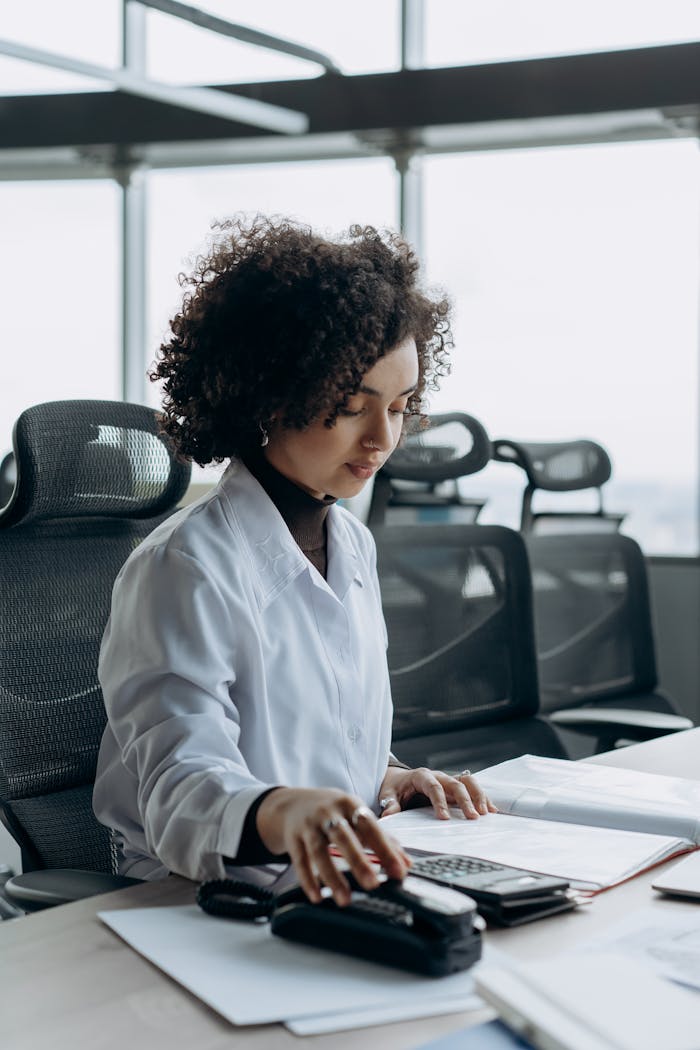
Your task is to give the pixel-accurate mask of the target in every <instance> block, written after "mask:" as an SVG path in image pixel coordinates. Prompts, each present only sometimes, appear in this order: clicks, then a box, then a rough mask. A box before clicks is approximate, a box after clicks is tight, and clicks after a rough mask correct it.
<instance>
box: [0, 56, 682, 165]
mask: <svg viewBox="0 0 700 1050" xmlns="http://www.w3.org/2000/svg"><path fill="white" fill-rule="evenodd" d="M221 92H222V93H223V94H227V95H228V96H229V97H233V98H234V99H235V98H237V97H238V96H239V95H240V96H247V97H250V98H251V99H259V100H261V101H263V102H266V103H271V104H273V105H286V106H289V107H290V108H292V109H296V110H298V111H301V112H303V113H307V114H308V115H309V133H310V134H311V135H316V136H323V135H338V134H344V133H357V134H360V135H362V136H363V137H365V136H366V137H367V139H369V138H371V139H372V140H373V141H374V142H375V143H376V144H377V145H379V144H380V141H381V140H389V139H390V138H391V136H392V135H395V134H397V133H398V132H403V133H406V132H408V131H409V130H410V132H411V133H412V136H413V140H414V141H416V142H417V145H418V144H420V140H427V139H428V137H429V136H430V137H431V139H432V142H433V143H434V144H435V145H436V146H437V139H438V138H439V135H438V132H440V133H441V134H442V135H443V136H447V138H449V137H450V135H451V132H452V130H453V129H454V128H457V127H460V126H461V127H463V128H465V129H469V128H470V127H472V128H473V130H474V133H475V134H474V137H475V138H478V131H479V126H481V127H485V126H488V127H489V131H488V136H489V138H490V139H491V140H492V142H493V143H494V145H495V146H497V145H498V127H499V126H501V125H503V127H504V128H507V127H509V126H510V127H511V128H513V127H514V126H515V125H516V124H518V123H521V124H522V126H523V127H525V126H526V125H527V124H528V123H529V122H531V121H534V120H537V121H539V122H540V124H541V125H544V123H546V122H551V123H556V122H557V121H558V120H562V121H563V120H564V118H570V117H575V118H576V120H577V121H578V122H579V123H580V122H581V115H582V114H586V115H590V119H595V115H601V116H602V115H605V114H612V113H616V114H622V113H630V114H631V115H632V122H633V123H635V118H634V113H635V112H638V111H646V112H649V111H651V110H668V109H678V108H685V109H686V110H690V109H692V107H700V43H693V44H674V45H669V46H666V47H658V48H640V49H638V50H630V51H618V52H605V53H596V54H591V55H575V56H571V55H568V56H563V57H557V58H548V59H532V60H527V61H520V62H510V63H487V64H485V65H481V66H460V67H455V68H451V69H406V70H401V71H399V72H392V73H374V74H363V75H359V76H347V77H338V76H335V75H332V74H326V75H324V76H322V77H316V78H314V79H310V80H309V79H306V80H292V81H284V82H270V83H262V84H248V85H230V86H228V87H226V88H222V89H221ZM586 119H588V117H587V118H586ZM691 119H692V114H691ZM618 123H620V122H619V120H618ZM265 134H266V133H265V132H264V131H263V130H262V129H260V128H254V127H251V126H250V125H249V124H245V123H243V122H239V123H235V122H231V121H228V120H221V119H218V118H217V117H213V116H207V115H202V114H198V113H191V112H188V111H187V110H184V109H180V108H177V107H175V106H167V105H164V104H163V103H160V102H154V101H150V100H148V99H136V98H133V97H130V96H128V95H122V94H121V93H119V92H101V93H97V94H96V93H80V94H65V95H39V96H37V95H32V96H28V95H25V96H16V97H5V98H3V100H2V105H1V106H0V158H1V156H2V149H24V148H44V147H48V146H76V147H92V146H95V145H104V146H107V147H113V146H118V145H133V144H140V143H144V144H148V143H153V144H155V143H164V144H165V143H168V144H172V143H187V142H190V143H194V142H197V141H209V142H213V141H214V140H216V139H220V140H228V143H229V144H230V143H233V142H237V143H239V145H240V146H241V149H242V150H243V151H246V150H249V149H252V148H253V147H254V146H255V143H256V141H257V140H258V139H259V138H262V137H263V136H264V135H265ZM517 134H518V135H519V134H520V133H519V132H518V133H517ZM305 138H306V136H302V137H300V138H296V137H290V138H289V139H288V140H287V141H288V142H289V144H290V145H291V146H293V145H294V144H295V143H298V142H303V139H305ZM455 141H456V140H455ZM438 148H439V147H438ZM455 148H458V147H455Z"/></svg>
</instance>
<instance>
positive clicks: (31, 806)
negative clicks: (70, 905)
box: [0, 401, 190, 871]
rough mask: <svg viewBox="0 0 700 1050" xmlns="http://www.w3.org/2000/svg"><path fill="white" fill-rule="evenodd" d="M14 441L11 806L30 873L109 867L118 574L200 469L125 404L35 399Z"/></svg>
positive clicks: (7, 559) (2, 524) (7, 599)
mask: <svg viewBox="0 0 700 1050" xmlns="http://www.w3.org/2000/svg"><path fill="white" fill-rule="evenodd" d="M14 445H15V455H16V459H17V486H16V489H15V492H14V496H13V500H12V502H11V503H10V505H9V506H8V507H6V508H5V511H4V512H2V513H0V602H1V604H0V608H1V610H2V615H1V616H0V802H1V804H2V809H3V814H4V819H5V821H6V823H7V824H8V826H9V828H10V830H11V832H12V834H13V835H14V836H15V838H16V839H17V841H18V842H19V844H20V846H21V848H22V855H23V867H24V869H25V870H31V869H35V868H43V867H80V868H86V869H89V870H94V871H111V870H114V865H113V861H112V856H111V850H110V843H109V836H108V833H107V830H106V829H105V828H104V827H102V825H100V824H99V823H98V822H97V820H96V819H95V817H94V815H93V813H92V783H93V779H94V773H95V764H96V759H97V751H98V748H99V743H100V739H101V735H102V730H103V728H104V723H105V712H104V704H103V700H102V694H101V691H100V686H99V683H98V680H97V661H98V653H99V646H100V642H101V638H102V632H103V630H104V627H105V624H106V622H107V617H108V615H109V607H110V600H111V590H112V585H113V582H114V579H115V577H116V575H117V573H118V571H119V569H120V568H121V566H122V564H123V562H124V561H125V559H126V558H127V557H128V555H129V554H130V553H131V551H132V550H133V549H134V547H136V546H137V544H138V543H140V542H141V540H142V539H143V538H144V537H145V536H146V535H147V534H148V533H149V532H150V531H151V529H153V528H154V526H155V525H156V524H158V522H160V521H161V520H163V518H164V517H166V516H167V515H168V514H169V513H170V512H171V510H172V508H173V507H174V506H175V504H176V503H177V501H178V500H179V499H180V498H181V496H182V495H183V493H184V491H185V489H186V487H187V484H188V481H189V475H190V467H189V466H188V465H185V464H181V463H179V462H177V461H176V460H175V459H174V457H173V456H172V454H171V453H170V451H169V449H168V447H167V445H166V444H165V443H164V441H163V440H162V439H161V437H160V436H159V435H158V432H157V417H156V413H155V412H154V411H153V409H150V408H146V407H145V406H141V405H130V404H125V403H121V402H95V401H66V402H52V403H49V404H44V405H37V406H34V407H33V408H30V409H27V411H26V412H24V413H23V414H22V415H21V416H20V418H19V419H18V421H17V423H16V425H15V432H14Z"/></svg>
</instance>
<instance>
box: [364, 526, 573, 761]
mask: <svg viewBox="0 0 700 1050" xmlns="http://www.w3.org/2000/svg"><path fill="white" fill-rule="evenodd" d="M373 532H374V538H375V541H376V544H377V567H378V572H379V581H380V586H381V592H382V602H383V608H384V615H385V619H386V623H387V630H388V634H389V651H388V657H389V668H390V675H391V686H392V694H393V699H394V711H395V715H394V726H393V744H392V748H393V750H394V753H395V754H396V755H397V756H398V757H399V758H400V759H402V760H403V761H405V762H407V763H408V764H409V765H411V766H418V765H425V766H429V767H431V768H442V769H446V770H448V771H452V772H456V771H459V770H461V769H462V768H463V767H465V766H468V767H469V768H470V769H471V770H474V771H476V770H479V769H483V768H484V767H485V766H489V765H492V764H494V763H496V762H501V761H504V760H506V759H509V758H515V757H516V756H518V755H521V754H525V753H530V754H536V755H546V756H548V757H550V758H566V757H568V754H567V751H566V749H565V747H564V745H563V744H562V742H561V739H560V736H559V734H558V732H557V731H556V729H555V728H554V727H552V726H551V725H550V724H549V723H548V722H547V721H546V720H544V719H542V718H540V717H539V715H538V710H539V696H538V684H537V660H536V655H535V641H534V627H533V613H532V590H531V580H530V571H529V565H528V559H527V554H526V551H525V545H524V542H523V539H522V537H521V536H520V535H519V534H518V533H517V532H514V531H513V530H512V529H507V528H503V527H501V526H497V525H460V524H438V525H421V524H414V525H386V526H377V527H375V528H374V530H373Z"/></svg>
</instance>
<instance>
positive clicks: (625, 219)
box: [425, 140, 700, 554]
mask: <svg viewBox="0 0 700 1050" xmlns="http://www.w3.org/2000/svg"><path fill="white" fill-rule="evenodd" d="M425 178H426V184H425V201H426V220H425V226H426V255H427V266H428V271H429V275H430V278H431V280H433V281H436V282H439V283H440V284H441V285H443V286H444V287H446V288H447V289H448V290H449V292H450V293H451V294H452V297H453V299H454V301H455V305H456V320H455V336H456V340H455V341H456V346H455V351H454V354H453V358H454V367H453V373H452V375H451V377H450V378H449V379H448V380H447V381H446V382H445V383H444V389H443V391H441V393H440V394H439V395H438V396H436V398H435V399H434V401H433V405H432V408H433V411H442V410H447V409H461V410H463V411H468V412H471V413H473V414H474V415H475V416H477V418H479V419H480V420H481V422H482V423H483V424H484V426H485V427H486V429H487V430H488V432H489V433H490V435H491V437H492V438H497V437H510V438H513V439H515V440H518V439H520V440H523V441H528V440H529V441H538V440H542V441H555V440H567V439H571V438H580V437H588V438H592V439H593V440H596V441H598V442H600V443H601V444H602V445H604V446H605V447H606V449H607V450H608V452H609V454H610V456H611V459H612V463H613V476H612V479H611V481H610V482H609V483H608V484H607V485H606V486H605V492H606V506H607V508H608V509H609V510H611V511H626V512H627V515H628V516H627V517H626V519H625V522H624V525H623V530H624V531H626V532H629V533H630V534H631V535H633V536H635V537H636V538H637V539H638V540H639V542H640V543H641V544H642V546H643V547H644V549H645V550H646V551H647V552H648V553H664V554H670V553H675V554H694V553H695V552H696V551H697V546H698V530H697V487H698V455H697V452H698V277H699V267H698V254H699V252H698V245H699V243H700V241H699V236H698V235H699V232H700V214H699V211H700V208H699V200H700V195H699V193H698V187H699V186H700V155H699V153H698V149H697V145H696V144H695V143H694V142H691V141H685V140H684V141H675V142H648V143H636V144H624V145H605V146H578V147H567V148H559V149H550V150H544V149H542V150H522V151H510V152H506V151H503V152H498V153H489V154H486V153H482V154H477V153H474V154H469V155H460V156H450V157H439V158H438V157H434V158H431V159H428V160H426V162H425ZM523 481H524V475H523V474H522V473H521V472H520V471H519V470H518V469H517V468H516V467H512V466H509V465H507V464H496V463H494V464H491V465H490V466H489V467H488V468H487V470H486V471H485V472H483V473H482V474H479V475H477V476H475V477H473V478H469V479H465V481H464V483H463V484H464V487H465V492H469V493H470V494H472V495H474V496H483V495H488V503H487V506H486V508H485V510H484V512H483V514H482V516H481V518H480V520H482V521H497V522H501V523H503V524H511V525H513V524H517V522H518V517H519V509H520V493H521V491H522V488H523ZM545 496H546V497H547V502H548V505H552V506H553V507H554V509H556V508H561V509H563V508H564V507H566V508H571V509H576V508H577V507H578V506H579V505H580V503H579V501H577V500H575V494H574V495H572V496H571V498H570V500H569V499H567V496H566V494H564V495H560V494H545ZM589 497H590V493H589V494H586V498H585V501H584V505H583V509H587V508H589V507H592V502H591V501H590V499H589ZM544 502H545V497H542V501H541V504H540V506H543V505H544ZM535 509H537V508H535Z"/></svg>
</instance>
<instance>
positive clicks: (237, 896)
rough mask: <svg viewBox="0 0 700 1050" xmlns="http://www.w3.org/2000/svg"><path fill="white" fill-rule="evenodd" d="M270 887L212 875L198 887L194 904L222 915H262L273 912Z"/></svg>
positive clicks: (272, 897)
mask: <svg viewBox="0 0 700 1050" xmlns="http://www.w3.org/2000/svg"><path fill="white" fill-rule="evenodd" d="M274 899H275V895H274V893H273V892H272V890H266V889H265V888H264V887H263V886H255V885H254V884H253V883H252V882H241V881H240V880H239V879H211V880H210V881H209V882H203V883H202V884H201V886H200V887H199V889H198V890H197V904H198V905H199V906H200V908H202V910H203V911H205V912H207V913H208V914H209V915H217V916H219V917H222V918H225V919H262V918H268V917H269V916H270V915H271V914H272V906H273V902H274Z"/></svg>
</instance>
